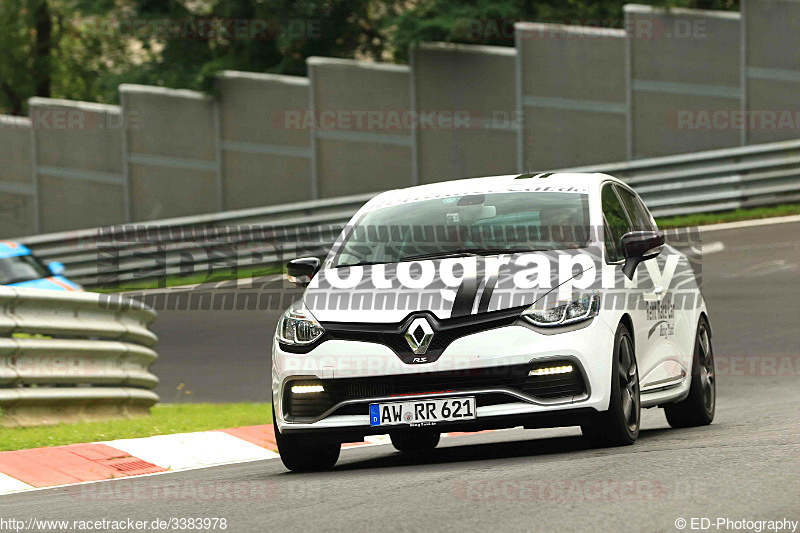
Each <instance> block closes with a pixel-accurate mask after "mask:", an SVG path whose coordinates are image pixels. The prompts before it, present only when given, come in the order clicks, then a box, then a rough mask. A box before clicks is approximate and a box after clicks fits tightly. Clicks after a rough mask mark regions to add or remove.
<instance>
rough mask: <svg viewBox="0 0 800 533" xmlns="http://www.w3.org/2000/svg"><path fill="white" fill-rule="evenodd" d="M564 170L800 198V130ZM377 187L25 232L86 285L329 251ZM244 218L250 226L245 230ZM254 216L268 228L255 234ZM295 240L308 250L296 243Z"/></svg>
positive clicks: (722, 203) (675, 211)
mask: <svg viewBox="0 0 800 533" xmlns="http://www.w3.org/2000/svg"><path fill="white" fill-rule="evenodd" d="M561 171H572V172H603V173H607V174H611V175H613V176H616V177H618V178H620V179H622V180H623V181H625V182H627V183H629V184H631V185H632V186H633V187H634V188H635V189H636V190H637V191H638V192H639V193H640V194H641V195H642V197H643V198H644V200H645V202H646V203H647V205H648V206H649V207H650V209H651V210H652V211H653V214H654V215H655V216H657V217H663V216H671V215H681V214H690V213H697V212H711V211H723V210H729V209H736V208H739V207H752V206H760V205H774V204H779V203H787V202H797V201H800V140H796V141H783V142H777V143H770V144H762V145H752V146H746V147H740V148H730V149H724V150H713V151H708V152H697V153H692V154H683V155H676V156H669V157H659V158H653V159H642V160H638V161H629V162H623V163H611V164H605V165H594V166H587V167H578V168H570V169H561ZM374 194H375V193H371V194H363V195H358V196H349V197H342V198H333V199H329V200H317V201H313V202H302V203H295V204H287V205H283V206H275V207H264V208H256V209H245V210H239V211H229V212H225V213H216V214H210V215H202V216H193V217H182V218H174V219H169V220H161V221H156V222H147V223H143V224H142V226H145V227H147V228H149V229H151V230H158V231H161V232H163V233H165V234H169V231H173V232H176V233H178V232H180V231H184V232H185V231H188V230H195V231H199V230H216V231H218V234H217V236H218V237H219V238H218V239H211V240H208V239H199V240H194V241H192V240H190V241H186V240H176V241H171V242H167V241H169V239H167V240H166V241H165V240H163V239H160V238H159V237H155V238H153V239H145V240H144V241H143V240H140V239H131V240H125V239H124V234H125V233H124V232H125V230H126V229H130V228H131V227H135V226H136V225H127V226H112V227H108V228H100V229H89V230H80V231H72V232H64V233H57V234H50V235H38V236H34V237H28V238H24V239H20V241H21V242H23V243H24V244H26V245H27V246H29V247H31V248H32V249H33V250H34V251H35V253H36V254H37V255H39V256H40V257H41V258H42V259H44V260H58V261H61V262H62V263H64V264H65V266H66V268H67V275H68V276H69V277H71V278H73V279H75V280H76V281H79V282H81V283H84V284H86V285H89V286H97V285H101V286H102V285H106V284H110V283H120V282H130V281H135V280H140V279H141V280H144V279H155V278H163V277H165V276H169V275H173V274H187V273H190V272H196V271H197V270H198V269H204V270H207V271H209V272H213V271H214V270H218V269H221V268H229V267H230V266H232V265H235V266H237V267H238V268H244V267H248V266H253V265H270V264H272V265H275V266H276V267H277V266H278V265H279V264H280V263H282V262H283V261H284V260H285V259H284V258H287V257H293V256H295V252H296V251H297V253H302V254H305V255H310V254H315V255H324V254H325V253H326V252H327V248H328V247H329V246H330V242H332V240H333V237H334V235H333V234H335V233H337V232H338V231H339V230H341V228H343V227H344V224H346V222H347V221H348V219H349V218H350V217H351V216H352V215H353V213H355V212H356V211H357V210H358V208H359V207H360V206H361V205H362V204H363V203H364V202H366V201H367V200H368V199H369V198H371V197H372V196H374ZM242 226H245V228H244V231H242ZM247 226H261V227H262V228H269V229H270V231H272V232H274V233H272V234H267V235H265V234H264V233H263V232H260V233H259V234H258V236H257V237H254V236H253V234H252V233H249V232H248V231H249V230H248V229H247ZM298 250H302V252H299V251H298Z"/></svg>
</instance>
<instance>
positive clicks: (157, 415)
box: [0, 403, 272, 451]
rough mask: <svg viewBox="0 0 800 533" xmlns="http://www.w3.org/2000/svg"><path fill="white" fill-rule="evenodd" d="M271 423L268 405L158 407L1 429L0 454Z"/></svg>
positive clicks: (173, 405)
mask: <svg viewBox="0 0 800 533" xmlns="http://www.w3.org/2000/svg"><path fill="white" fill-rule="evenodd" d="M270 423H272V407H271V406H270V405H269V404H266V403H222V404H211V403H184V404H164V405H156V406H155V407H153V409H152V415H151V416H149V417H138V418H129V419H120V420H108V421H105V422H81V423H78V424H59V425H56V426H37V427H25V428H2V429H0V451H8V450H24V449H27V448H39V447H42V446H60V445H64V444H74V443H79V442H97V441H103V440H114V439H132V438H137V437H150V436H152V435H169V434H172V433H189V432H192V431H206V430H209V429H227V428H233V427H241V426H255V425H259V424H270Z"/></svg>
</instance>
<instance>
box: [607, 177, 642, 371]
mask: <svg viewBox="0 0 800 533" xmlns="http://www.w3.org/2000/svg"><path fill="white" fill-rule="evenodd" d="M600 195H601V203H602V211H603V222H604V224H605V227H606V230H605V248H606V252H605V258H604V259H605V263H606V265H607V267H608V266H611V267H613V269H614V288H613V289H612V290H610V291H606V298H613V299H614V301H613V302H609V303H607V304H604V305H612V306H614V308H616V309H619V307H620V306H619V304H620V300H622V301H624V309H625V312H627V313H628V314H629V315H630V316H631V319H632V321H633V329H634V330H633V331H632V332H631V333H632V334H633V336H634V342H635V345H636V346H635V348H636V359H637V364H638V365H639V369H640V370H639V372H640V375H641V371H642V368H649V367H650V366H651V363H650V357H649V349H650V346H649V343H647V342H646V341H647V329H646V327H645V324H646V322H647V309H646V307H645V306H644V305H643V304H642V301H641V300H642V287H647V286H648V281H649V275H648V273H647V269H646V268H645V267H644V265H643V264H640V265H639V267H638V268H637V269H636V272H635V274H634V277H633V279H632V280H629V279H628V278H627V277H626V276H625V275H624V274H622V266H623V265H624V264H625V256H624V254H623V252H622V245H621V240H622V236H623V235H625V234H626V233H628V232H631V231H633V230H634V224H633V221H632V220H631V217H630V216H629V215H628V213H627V211H626V210H625V208H624V206H623V203H622V201H621V199H620V197H619V194H618V192H617V188H616V186H615V185H614V183H613V182H606V183H604V184H603V186H602V189H601V192H600Z"/></svg>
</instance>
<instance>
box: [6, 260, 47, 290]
mask: <svg viewBox="0 0 800 533" xmlns="http://www.w3.org/2000/svg"><path fill="white" fill-rule="evenodd" d="M48 276H50V271H49V270H47V267H46V266H44V265H43V264H42V263H41V262H40V261H39V260H38V259H36V258H35V257H33V256H32V255H17V256H14V257H5V258H3V259H0V285H10V284H12V283H21V282H23V281H30V280H32V279H41V278H46V277H48Z"/></svg>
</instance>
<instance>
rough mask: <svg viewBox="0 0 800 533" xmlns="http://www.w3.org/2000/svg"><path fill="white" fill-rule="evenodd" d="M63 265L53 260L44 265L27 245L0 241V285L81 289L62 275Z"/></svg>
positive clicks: (62, 289) (63, 289)
mask: <svg viewBox="0 0 800 533" xmlns="http://www.w3.org/2000/svg"><path fill="white" fill-rule="evenodd" d="M63 273H64V265H62V264H61V263H59V262H56V261H53V262H52V263H49V264H47V265H45V264H44V263H42V262H41V261H40V260H39V258H37V257H36V256H35V255H33V254H32V253H31V251H30V249H28V247H27V246H24V245H22V244H20V243H17V242H11V241H0V285H8V286H11V287H24V288H28V289H50V290H56V291H82V290H83V288H82V287H81V286H80V285H78V284H77V283H74V282H72V281H70V280H68V279H67V278H65V277H63V276H62V274H63Z"/></svg>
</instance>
